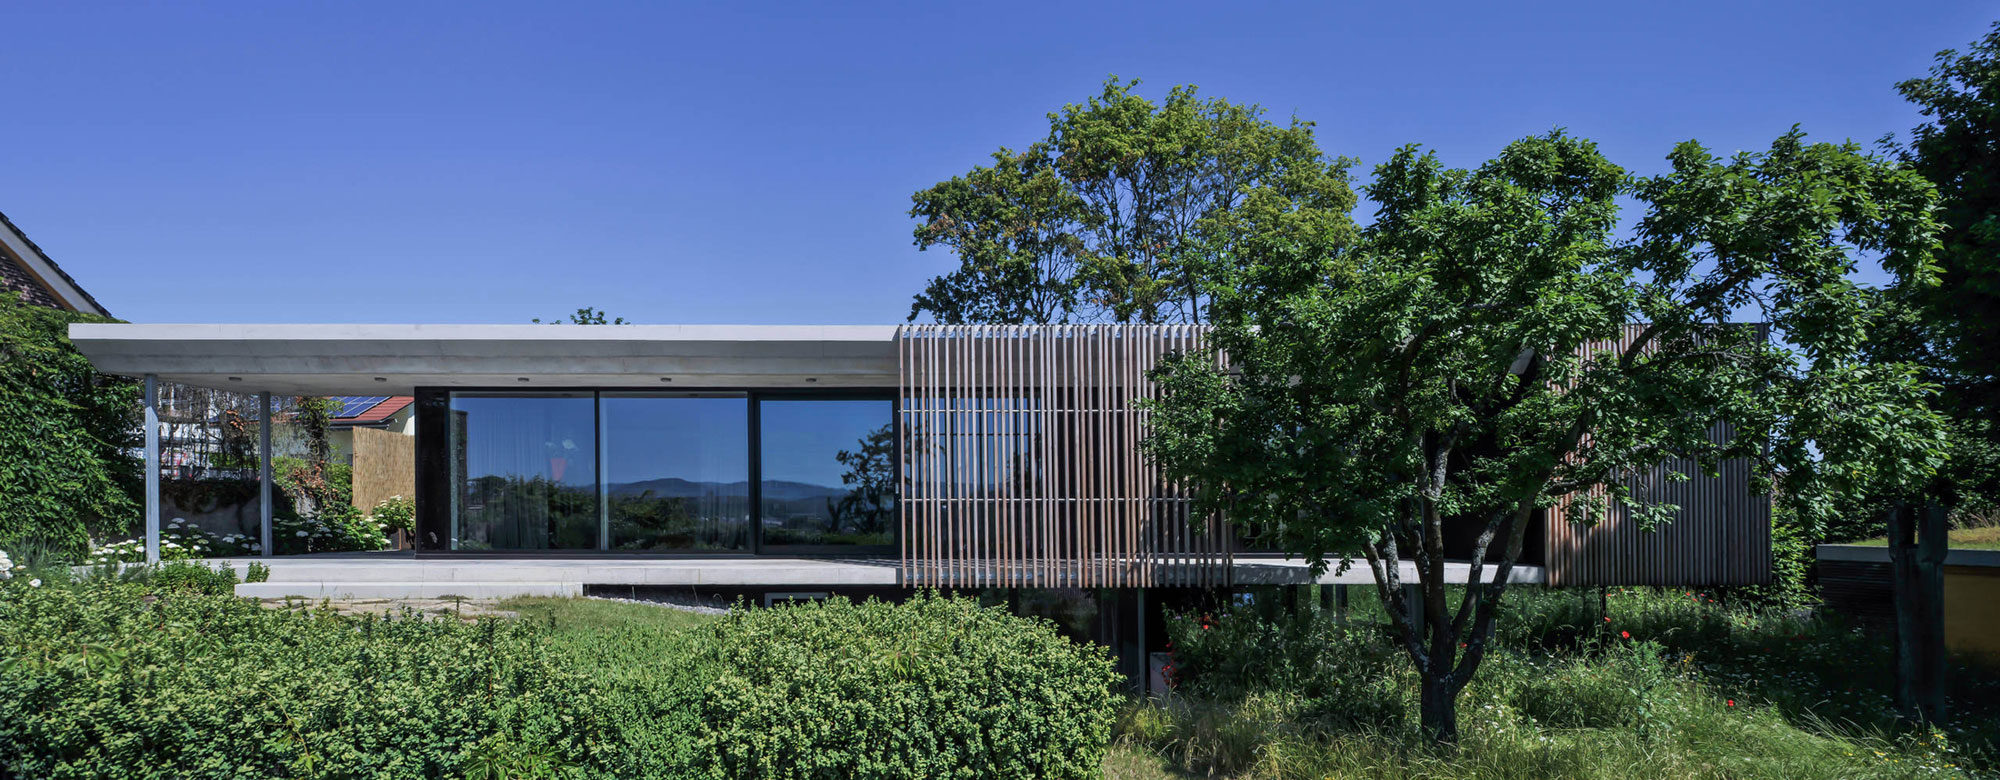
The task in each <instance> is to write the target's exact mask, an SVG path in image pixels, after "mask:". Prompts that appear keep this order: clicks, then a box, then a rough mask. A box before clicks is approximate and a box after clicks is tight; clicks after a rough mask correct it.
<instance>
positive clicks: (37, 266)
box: [0, 214, 111, 317]
mask: <svg viewBox="0 0 2000 780" xmlns="http://www.w3.org/2000/svg"><path fill="white" fill-rule="evenodd" d="M0 290H13V291H15V292H17V293H20V294H21V300H23V301H26V302H28V303H32V304H35V305H37V306H47V307H49V308H51V309H65V310H68V311H74V312H82V313H84V314H95V315H98V316H100V317H109V316H111V312H108V311H105V310H104V306H103V305H102V304H99V303H98V302H97V299H96V298H92V297H90V293H88V292H85V291H84V289H83V287H82V286H81V285H79V284H77V283H76V280H75V279H72V278H70V275H69V274H68V273H65V272H64V271H63V269H62V266H59V265H56V261H54V260H51V259H49V256H48V255H47V254H46V253H44V252H42V248H41V247H38V246H35V242H33V241H30V240H28V234H26V233H23V232H21V229H20V228H19V227H16V226H15V225H14V222H13V221H12V220H10V219H8V218H7V215H6V214H0Z"/></svg>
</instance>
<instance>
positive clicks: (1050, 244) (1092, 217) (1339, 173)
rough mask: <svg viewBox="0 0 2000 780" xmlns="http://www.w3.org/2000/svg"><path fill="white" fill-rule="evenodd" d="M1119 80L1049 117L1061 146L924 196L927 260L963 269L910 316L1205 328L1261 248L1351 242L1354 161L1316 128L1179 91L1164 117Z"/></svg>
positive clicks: (944, 279) (1013, 156)
mask: <svg viewBox="0 0 2000 780" xmlns="http://www.w3.org/2000/svg"><path fill="white" fill-rule="evenodd" d="M1137 85H1138V82H1136V81H1133V82H1121V81H1119V80H1118V79H1117V78H1115V77H1114V78H1112V79H1109V80H1107V81H1106V82H1105V84H1104V91H1103V93H1102V94H1100V95H1098V96H1096V97H1093V98H1091V99H1089V100H1088V101H1086V102H1085V103H1082V104H1071V105H1067V106H1064V107H1063V108H1062V110H1061V111H1058V112H1055V113H1052V114H1050V115H1049V132H1048V134H1047V136H1045V137H1044V138H1042V139H1041V140H1038V141H1036V142H1034V143H1032V144H1030V145H1029V146H1028V147H1027V149H1026V150H1024V151H1019V152H1016V151H1014V150H1012V149H1007V148H1002V149H1000V150H999V151H997V152H994V154H993V162H992V164H991V165H987V166H980V167H976V168H973V169H972V171H970V172H969V173H967V174H966V175H964V176H959V177H955V178H953V179H951V180H949V181H945V182H940V183H938V184H937V185H935V186H932V187H931V188H929V189H926V190H924V191H921V192H918V193H916V194H915V195H913V196H911V200H912V201H913V203H914V205H913V206H912V207H911V209H910V216H912V217H914V218H916V219H918V220H920V221H921V223H922V224H920V225H919V226H918V227H917V228H916V230H915V234H914V236H915V240H916V245H917V246H918V248H920V249H930V248H932V247H944V248H947V249H949V250H951V251H952V252H953V253H955V254H957V255H958V259H959V267H958V269H957V270H955V271H953V272H952V273H950V274H947V275H945V276H941V277H938V278H936V279H933V280H931V282H930V285H929V287H928V288H926V289H925V291H924V292H923V293H922V294H920V295H918V296H917V298H916V301H915V303H913V304H912V305H911V307H910V318H911V319H913V320H914V319H916V318H917V317H918V316H920V315H923V314H929V315H930V316H932V317H934V318H936V319H937V320H938V321H939V322H945V323H975V322H986V323H1050V322H1066V321H1070V320H1071V319H1105V318H1108V319H1114V320H1117V321H1120V322H1198V321H1201V320H1202V319H1204V318H1205V317H1206V316H1207V311H1206V310H1207V307H1208V301H1209V296H1210V295H1211V290H1210V285H1211V284H1213V283H1215V282H1216V281H1217V280H1218V279H1219V278H1220V276H1221V274H1222V271H1223V269H1224V268H1226V267H1227V266H1229V265H1230V264H1232V263H1235V262H1237V257H1236V256H1237V255H1238V254H1239V253H1240V252H1241V251H1243V248H1244V247H1245V246H1246V245H1248V244H1250V243H1254V242H1264V243H1307V244H1311V245H1314V246H1319V247H1335V246H1340V245H1342V244H1344V243H1346V242H1347V241H1348V240H1350V239H1351V238H1352V231H1351V229H1350V228H1351V223H1350V222H1349V220H1348V219H1347V216H1346V214H1347V212H1348V210H1350V209H1352V208H1353V207H1354V193H1353V190H1352V189H1351V188H1350V187H1349V186H1348V178H1347V167H1348V165H1349V161H1346V160H1335V159H1328V158H1327V157H1326V156H1325V155H1324V154H1322V153H1321V152H1320V150H1319V148H1318V146H1317V143H1316V142H1315V141H1314V139H1313V131H1312V124H1311V123H1309V122H1302V121H1299V120H1297V119H1293V120H1292V121H1291V123H1290V124H1289V125H1285V126H1280V125H1278V124H1276V123H1273V122H1271V121H1269V120H1267V119H1265V118H1264V111H1263V109H1262V108H1259V107H1257V106H1254V105H1239V104H1234V103H1230V102H1228V101H1226V100H1222V99H1219V98H1212V99H1203V98H1201V97H1198V96H1197V95H1196V92H1195V88H1194V87H1192V86H1181V87H1175V88H1174V89H1172V90H1170V91H1169V92H1168V93H1167V97H1166V100H1165V101H1164V102H1162V103H1159V104H1155V103H1153V102H1152V101H1150V100H1147V99H1146V98H1143V97H1141V96H1139V95H1138V94H1136V93H1135V92H1134V91H1133V90H1134V88H1135V87H1136V86H1137Z"/></svg>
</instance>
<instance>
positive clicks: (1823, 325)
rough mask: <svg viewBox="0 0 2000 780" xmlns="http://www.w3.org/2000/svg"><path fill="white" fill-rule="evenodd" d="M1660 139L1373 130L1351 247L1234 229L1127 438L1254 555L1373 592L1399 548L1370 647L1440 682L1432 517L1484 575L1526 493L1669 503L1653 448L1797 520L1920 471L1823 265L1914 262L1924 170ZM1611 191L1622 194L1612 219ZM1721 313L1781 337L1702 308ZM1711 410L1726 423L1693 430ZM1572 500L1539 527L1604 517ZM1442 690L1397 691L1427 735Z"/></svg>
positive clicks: (1927, 243)
mask: <svg viewBox="0 0 2000 780" xmlns="http://www.w3.org/2000/svg"><path fill="white" fill-rule="evenodd" d="M1669 160H1670V161H1671V163H1672V166H1673V168H1672V171H1671V172H1669V173H1667V174H1663V175H1660V176H1654V177H1647V178H1639V179H1634V178H1631V177H1629V176H1628V175H1627V174H1626V173H1625V172H1624V171H1623V170H1622V169H1620V168H1618V167H1617V166H1615V165H1613V164H1612V163H1611V162H1610V161H1609V160H1606V159H1605V158H1604V157H1603V156H1602V155H1601V154H1600V153H1599V152H1598V150H1597V148H1596V146H1595V145H1594V144H1591V143H1590V142H1588V141H1584V140H1582V139H1578V138H1574V137H1571V136H1568V135H1566V134H1563V133H1560V132H1557V133H1551V134H1549V135H1546V136H1539V137H1533V138H1527V139H1523V140H1520V141H1517V142H1515V143H1513V144H1510V145H1509V146H1508V147H1507V148H1506V149H1504V150H1503V151H1502V152H1501V154H1500V155H1499V156H1498V157H1496V158H1494V159H1493V160H1491V161H1489V162H1487V163H1486V164H1484V165H1482V166H1480V167H1479V168H1477V169H1474V170H1450V169H1446V168H1445V167H1444V166H1443V165H1442V164H1441V163H1440V162H1439V161H1438V160H1437V158H1436V157H1435V156H1434V155H1432V154H1428V153H1425V152H1422V151H1420V150H1418V149H1416V148H1414V147H1410V148H1405V149H1403V150H1401V151H1399V152H1398V153H1397V154H1396V155H1395V156H1394V157H1393V158H1392V159H1391V160H1390V161H1389V162H1387V163H1385V164H1383V165H1382V166H1380V167H1379V168H1377V169H1376V171H1375V179H1374V182H1373V183H1372V184H1371V185H1370V186H1369V187H1368V188H1367V192H1368V194H1369V196H1370V197H1371V198H1372V199H1373V200H1374V201H1375V202H1376V203H1378V204H1379V205H1380V208H1379V210H1378V212H1377V214H1376V219H1375V222H1374V224H1372V225H1371V226H1370V227H1369V228H1368V229H1367V230H1366V231H1365V232H1364V234H1363V238H1362V240H1361V242H1360V243H1359V244H1358V245H1357V246H1356V247H1355V248H1354V250H1353V251H1351V252H1346V253H1342V254H1338V255H1327V254H1325V253H1323V252H1321V251H1319V250H1318V249H1316V248H1312V247H1306V248H1304V250H1303V251H1299V249H1298V248H1296V247H1291V246H1276V247H1269V248H1264V247H1259V248H1258V251H1257V252H1255V253H1253V254H1250V255H1246V256H1244V257H1241V258H1239V260H1240V262H1238V263H1237V264H1236V265H1234V266H1232V267H1231V268H1232V273H1231V274H1230V275H1229V276H1227V277H1225V279H1224V282H1225V283H1224V284H1223V285H1222V286H1221V287H1220V288H1219V289H1218V291H1217V293H1216V299H1215V304H1214V306H1213V308H1212V311H1213V312H1214V317H1213V319H1214V329H1213V330H1212V332H1211V333H1210V336H1209V341H1208V344H1207V349H1208V350H1209V351H1207V352H1203V353H1202V354H1191V355H1185V356H1181V357H1180V358H1178V359H1171V360H1168V361H1166V362H1165V364H1164V366H1163V368H1162V369H1161V370H1160V371H1157V372H1155V377H1156V379H1157V380H1158V381H1159V385H1160V388H1161V391H1162V398H1161V400H1160V401H1159V402H1157V403H1156V404H1154V409H1155V414H1154V417H1153V421H1154V433H1153V435H1152V436H1151V437H1149V439H1148V440H1147V441H1146V443H1145V444H1146V449H1147V451H1148V453H1149V454H1150V455H1151V456H1152V457H1153V458H1154V459H1156V460H1157V461H1158V462H1159V463H1160V464H1161V465H1162V466H1163V467H1164V469H1165V471H1166V472H1167V473H1168V474H1170V475H1173V476H1175V477H1178V478H1182V479H1186V480H1189V481H1191V482H1193V483H1195V484H1197V485H1199V486H1201V488H1202V490H1201V492H1200V494H1199V495H1198V499H1199V502H1200V504H1201V508H1202V509H1204V510H1209V511H1219V512H1224V513H1226V514H1227V515H1229V516H1230V517H1232V518H1233V519H1234V520H1236V521H1238V522H1240V523H1243V524H1245V525H1247V526H1250V527H1254V528H1258V529H1260V530H1261V531H1262V532H1263V533H1265V534H1266V535H1267V538H1268V540H1269V541H1270V542H1272V543H1273V544H1275V545H1276V546H1277V547H1279V548H1280V549H1284V550H1287V551H1290V552H1294V553H1298V554H1301V555H1304V556H1306V557H1307V558H1308V559H1309V560H1311V561H1312V562H1313V563H1314V564H1315V565H1316V566H1325V565H1327V563H1328V562H1329V559H1330V558H1331V559H1335V560H1337V559H1340V558H1342V557H1345V556H1353V557H1365V558H1366V559H1367V561H1368V563H1369V565H1370V566H1371V568H1373V569H1374V570H1375V571H1376V572H1377V579H1378V581H1379V582H1382V584H1384V585H1385V586H1388V588H1389V592H1390V593H1391V596H1392V598H1395V599H1397V600H1398V601H1400V600H1401V598H1402V595H1401V590H1400V588H1398V587H1396V586H1398V585H1399V584H1400V583H1399V582H1397V581H1395V580H1393V579H1392V578H1391V575H1390V572H1393V571H1394V569H1395V567H1396V565H1397V562H1398V561H1400V560H1405V559H1408V560H1414V561H1415V562H1416V563H1417V564H1418V565H1417V567H1416V568H1417V570H1418V572H1419V576H1420V579H1421V581H1422V582H1421V584H1422V586H1423V588H1422V590H1423V596H1424V598H1423V602H1422V605H1423V609H1424V612H1425V618H1426V619H1425V621H1424V630H1423V632H1422V633H1421V634H1419V633H1417V632H1415V631H1413V630H1411V629H1410V628H1409V627H1408V626H1407V625H1406V623H1405V621H1403V620H1402V618H1401V614H1402V613H1401V611H1400V610H1397V611H1395V613H1394V614H1395V617H1394V621H1395V623H1396V625H1397V634H1398V637H1397V638H1398V639H1399V640H1400V641H1401V643H1402V645H1403V646H1404V648H1405V650H1406V651H1407V652H1408V653H1409V655H1410V657H1411V659H1412V661H1413V663H1415V664H1416V665H1417V667H1418V669H1419V671H1420V673H1421V679H1422V680H1423V681H1424V684H1425V686H1426V687H1427V689H1429V690H1431V691H1433V695H1436V696H1440V697H1442V698H1444V699H1446V700H1447V701H1448V700H1450V699H1451V698H1453V697H1455V696H1456V695H1457V692H1458V691H1460V690H1463V688H1464V687H1465V686H1466V685H1468V684H1469V683H1470V681H1471V680H1472V676H1473V674H1474V672H1476V670H1477V669H1478V665H1479V663H1480V659H1481V658H1482V654H1483V652H1484V649H1485V647H1486V638H1487V636H1486V635H1487V632H1489V631H1490V630H1491V625H1492V621H1493V619H1494V617H1495V615H1496V614H1497V612H1498V609H1499V604H1500V598H1501V595H1502V593H1504V590H1505V589H1504V587H1488V588H1484V589H1482V590H1483V592H1479V593H1475V594H1473V595H1469V596H1466V597H1464V598H1462V599H1458V600H1455V601H1453V600H1448V599H1447V598H1446V597H1445V596H1444V590H1445V587H1446V586H1445V584H1444V583H1443V582H1442V579H1441V578H1442V574H1443V571H1444V569H1443V567H1442V566H1436V567H1433V566H1430V565H1427V563H1426V562H1427V561H1430V560H1433V559H1435V558H1436V557H1439V556H1441V555H1442V552H1443V545H1444V533H1445V532H1444V523H1445V521H1446V520H1448V519H1449V520H1453V521H1456V522H1464V523H1470V524H1473V527H1475V528H1479V529H1481V530H1482V538H1483V539H1485V540H1486V541H1485V542H1482V543H1481V544H1480V545H1479V546H1478V547H1477V548H1476V549H1475V551H1474V552H1473V554H1472V555H1471V556H1470V557H1472V558H1473V559H1475V560H1482V561H1483V560H1485V559H1486V557H1487V554H1488V553H1492V552H1498V553H1500V555H1499V556H1498V557H1499V558H1500V560H1501V563H1500V564H1499V565H1500V566H1501V567H1503V570H1504V568H1505V567H1507V566H1509V565H1511V562H1512V561H1514V560H1517V559H1518V557H1519V554H1520V551H1521V548H1522V545H1523V540H1524V537H1525V534H1526V532H1527V527H1528V524H1529V519H1530V518H1532V517H1533V515H1534V513H1535V512H1536V511H1537V510H1540V509H1543V508H1547V507H1549V506H1550V505H1551V504H1552V503H1553V501H1554V499H1555V498H1557V497H1559V496H1564V495H1568V494H1571V493H1575V492H1578V491H1581V490H1584V489H1585V488H1588V487H1590V486H1593V485H1604V486H1607V487H1608V488H1609V491H1608V492H1609V493H1610V496H1611V500H1613V501H1616V502H1617V503H1619V504H1620V505H1622V506H1623V508H1624V509H1625V510H1626V511H1628V512H1630V513H1632V514H1633V516H1634V517H1635V518H1636V519H1637V520H1638V521H1639V522H1640V523H1641V524H1642V525H1649V524H1652V523H1657V522H1661V521H1663V520H1665V519H1667V518H1669V517H1671V515H1672V512H1673V511H1674V510H1675V509H1676V507H1673V506H1670V505H1666V504H1662V503H1659V502H1657V501H1651V500H1647V499H1646V498H1645V497H1644V496H1643V495H1641V491H1633V490H1630V489H1629V488H1628V487H1625V486H1623V485H1624V483H1625V481H1626V479H1627V478H1628V477H1632V476H1635V475H1639V476H1646V475H1650V476H1651V478H1654V479H1659V480H1672V479H1677V478H1678V479H1684V478H1686V477H1687V476H1688V475H1685V474H1670V473H1661V472H1662V470H1661V469H1660V467H1659V464H1660V463H1661V462H1662V461H1664V460H1666V459H1668V458H1673V457H1680V458H1686V459H1689V460H1691V461H1693V462H1694V463H1695V464H1697V467H1698V468H1699V469H1700V470H1701V471H1702V472H1704V473H1708V474H1711V475H1712V474H1714V473H1716V472H1717V470H1718V469H1719V467H1720V464H1721V463H1723V462H1724V461H1726V460H1730V459H1736V458H1742V459H1748V460H1749V461H1751V462H1752V463H1753V464H1754V465H1755V467H1756V470H1757V471H1758V473H1760V474H1762V475H1764V476H1765V477H1766V478H1769V477H1771V476H1772V475H1778V474H1782V475H1783V476H1784V477H1785V479H1786V480H1787V482H1786V489H1785V490H1784V491H1782V493H1781V495H1782V496H1783V497H1784V498H1785V499H1786V500H1789V501H1792V502H1793V507H1792V511H1795V512H1797V513H1799V514H1800V516H1801V517H1808V518H1821V519H1816V520H1815V521H1814V522H1816V523H1822V524H1823V522H1824V521H1823V516H1824V515H1826V514H1827V513H1829V512H1832V511H1834V509H1835V506H1834V502H1832V501H1830V500H1829V498H1828V497H1829V496H1838V495H1842V494H1854V493H1867V492H1869V491H1871V490H1874V489H1876V488H1884V487H1888V486H1904V487H1907V486H1911V485H1920V484H1923V483H1924V482H1926V481H1927V480H1928V479H1929V478H1930V475H1931V474H1932V473H1934V472H1935V471H1936V469H1937V468H1938V467H1939V465H1940V464H1941V463H1942V461H1943V459H1944V439H1943V435H1942V425H1941V420H1940V419H1939V418H1938V416H1937V415H1936V414H1935V413H1933V412H1931V411H1930V410H1929V409H1928V408H1926V407H1925V406H1924V404H1923V399H1925V398H1926V397H1927V396H1928V395H1929V394H1930V393H1931V388H1930V387H1928V386H1927V385H1925V384H1924V383H1923V382H1922V381H1921V379H1920V377H1919V375H1918V373H1917V371H1916V370H1915V368H1914V367H1912V366H1909V365H1906V364H1896V363H1879V362H1878V363H1867V362H1864V361H1863V359H1862V354H1861V348H1862V345H1863V344H1864V342H1865V339H1866V334H1867V330H1868V326H1869V323H1870V322H1871V321H1872V318H1873V305H1874V300H1875V299H1874V296H1872V295H1871V294H1870V293H1869V292H1868V291H1867V290H1864V289H1862V288H1861V287H1859V286H1857V285H1856V284H1855V283H1854V282H1852V281H1851V280H1849V279H1848V278H1847V274H1848V273H1849V271H1850V270H1852V268H1853V267H1854V265H1855V264H1856V263H1857V262H1859V261H1860V259H1862V258H1864V257H1872V258H1878V259H1879V260H1880V262H1881V264H1882V265H1883V266H1884V267H1885V268H1886V269H1888V270H1889V271H1890V272H1891V273H1892V274H1893V275H1895V276H1896V277H1897V278H1899V279H1904V280H1908V281H1909V282H1910V283H1913V284H1915V283H1923V282H1925V281H1927V280H1929V279H1930V278H1931V275H1932V272H1933V271H1934V266H1933V264H1932V262H1931V252H1932V250H1933V248H1934V246H1935V243H1936V238H1935V236H1936V232H1937V229H1938V228H1937V225H1936V223H1935V222H1934V221H1933V220H1932V219H1931V203H1932V199H1933V196H1932V191H1931V188H1930V187H1929V185H1928V184H1926V183H1925V182H1924V181H1922V180H1921V179H1920V178H1918V177H1916V176H1915V175H1913V174H1911V173H1910V172H1908V171H1906V170H1903V169H1901V168H1900V167H1898V166H1896V165H1894V164H1892V163H1888V162H1885V161H1882V160H1878V159H1874V158H1870V157H1866V156H1864V155H1862V154H1861V153H1860V152H1859V150H1858V149H1857V148H1856V147H1854V146H1853V145H1851V144H1848V145H1831V144H1808V143H1806V142H1805V139H1804V137H1803V136H1802V135H1801V134H1799V133H1797V132H1793V133H1789V134H1787V135H1785V136H1783V137H1781V138H1779V139H1778V140H1777V141H1776V142H1774V143H1773V144H1772V146H1771V148H1770V149H1769V150H1768V151H1765V152H1761V153H1747V154H1740V155H1737V156H1735V157H1733V158H1730V159H1727V160H1724V159H1719V158H1716V157H1715V156H1713V155H1711V154H1710V153H1709V152H1708V151H1707V150H1705V149H1703V148H1702V147H1701V146H1699V145H1698V144H1694V143H1686V144H1682V145H1681V146H1679V147H1677V148H1676V149H1675V150H1674V151H1673V154H1672V155H1671V156H1670V157H1669ZM1621 197H1629V198H1630V199H1632V200H1633V201H1636V202H1637V203H1638V204H1640V205H1641V206H1642V207H1643V209H1644V213H1643V215H1642V216H1641V217H1640V218H1639V220H1638V222H1637V228H1636V231H1635V232H1634V235H1633V237H1632V238H1630V239H1628V240H1620V239H1618V238H1617V237H1616V236H1615V232H1614V231H1615V229H1616V226H1617V225H1618V223H1619V221H1620V209H1619V201H1620V198H1621ZM1742 307H1748V308H1750V309H1751V310H1752V311H1753V312H1754V316H1756V317H1758V318H1760V319H1762V320H1764V321H1767V322H1769V323H1771V324H1772V326H1773V327H1775V328H1777V329H1778V330H1779V331H1781V332H1782V334H1783V339H1782V340H1775V339H1771V338H1768V337H1767V335H1766V334H1765V333H1763V332H1762V331H1761V330H1760V329H1758V328H1756V327H1751V326H1746V325H1741V324H1736V323H1732V322H1731V318H1732V317H1733V316H1735V314H1734V313H1735V311H1736V310H1737V309H1739V308H1742ZM1633 323H1639V324H1638V325H1633ZM1628 328H1629V329H1630V330H1632V331H1633V333H1632V335H1633V338H1631V339H1630V340H1629V341H1628V342H1627V343H1625V344H1623V345H1621V344H1620V341H1619V340H1620V337H1621V336H1624V335H1626V334H1627V332H1628ZM1329 355H1339V356H1341V359H1339V360H1328V359H1327V356H1329ZM1222 356H1226V358H1227V363H1228V366H1227V369H1226V371H1225V370H1224V369H1223V368H1220V367H1219V358H1220V357H1222ZM1719 423H1726V424H1728V425H1729V427H1730V429H1731V430H1732V432H1733V437H1732V438H1730V439H1728V440H1726V441H1715V440H1713V439H1711V436H1710V431H1711V430H1713V429H1714V427H1715V426H1716V425H1717V424H1719ZM1577 506H1578V507H1579V508H1580V509H1581V510H1583V511H1579V512H1573V513H1571V514H1570V515H1569V516H1567V517H1562V518H1556V517H1551V518H1550V520H1549V521H1550V522H1561V521H1564V520H1571V521H1586V522H1589V521H1594V519H1595V518H1596V516H1597V515H1599V514H1601V513H1602V512H1603V511H1604V507H1603V506H1602V505H1593V502H1591V501H1582V502H1578V504H1577ZM1501 577H1502V578H1503V579H1504V574H1503V575H1501ZM1449 710H1450V708H1449V706H1443V707H1440V708H1438V709H1436V710H1426V720H1427V722H1432V723H1434V724H1435V725H1436V727H1437V729H1438V734H1439V736H1440V738H1441V739H1449V737H1450V731H1451V726H1450V712H1449Z"/></svg>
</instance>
